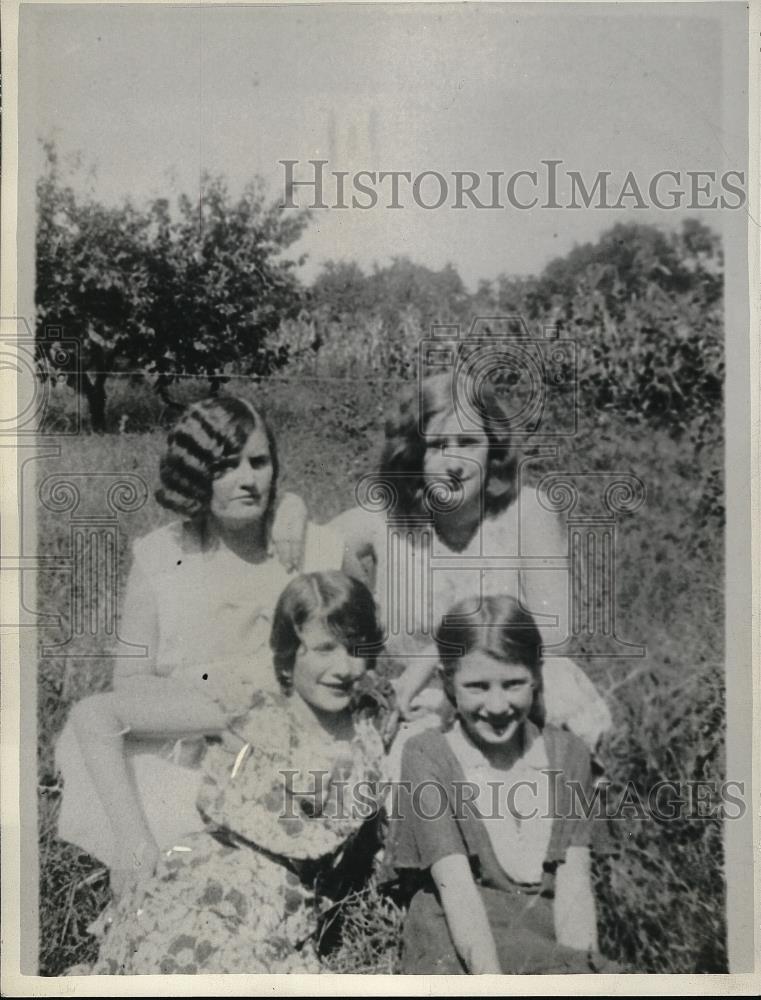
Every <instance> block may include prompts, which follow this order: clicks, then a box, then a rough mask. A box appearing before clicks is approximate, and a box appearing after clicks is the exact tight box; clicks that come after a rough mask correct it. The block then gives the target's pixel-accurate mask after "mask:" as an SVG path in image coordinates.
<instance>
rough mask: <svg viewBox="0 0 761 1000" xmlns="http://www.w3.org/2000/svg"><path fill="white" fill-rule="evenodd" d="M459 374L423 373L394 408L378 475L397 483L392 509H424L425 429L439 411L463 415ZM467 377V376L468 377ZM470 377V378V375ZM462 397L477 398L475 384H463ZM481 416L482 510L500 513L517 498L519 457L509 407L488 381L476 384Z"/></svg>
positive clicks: (404, 511) (408, 511)
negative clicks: (484, 454) (458, 393)
mask: <svg viewBox="0 0 761 1000" xmlns="http://www.w3.org/2000/svg"><path fill="white" fill-rule="evenodd" d="M455 378H456V375H451V374H447V373H444V374H440V375H429V376H427V377H425V378H424V379H423V380H422V382H421V383H420V384H419V385H418V384H417V383H416V384H415V385H414V386H411V387H409V388H408V389H407V391H406V392H405V393H404V395H403V396H402V398H401V400H400V402H399V405H398V407H397V409H396V411H395V413H394V414H393V415H392V416H391V417H390V418H389V419H388V420H387V422H386V443H385V447H384V449H383V454H382V456H381V462H380V479H381V480H383V479H384V478H387V479H388V481H389V483H391V484H393V488H394V491H395V493H396V495H397V497H398V500H397V502H396V510H395V511H394V513H396V514H401V515H414V514H417V513H426V512H427V511H426V510H425V506H424V497H425V483H424V481H423V461H424V458H425V450H426V447H427V440H428V439H427V435H426V430H427V428H428V427H430V425H431V422H432V421H433V420H435V419H437V418H438V417H440V416H447V417H452V416H454V418H455V419H459V415H458V409H459V403H458V398H456V394H455V391H454V389H455V384H454V379H455ZM466 381H467V379H466ZM470 381H471V382H472V380H470ZM459 389H460V390H461V396H460V398H462V396H470V398H471V399H473V398H474V397H475V393H474V391H473V389H474V387H473V386H472V385H471V384H470V383H469V384H468V385H464V386H459ZM476 404H477V411H478V418H479V419H480V421H481V423H482V425H483V431H482V433H483V434H485V436H486V440H487V442H488V455H487V462H486V470H485V477H484V478H485V485H484V497H483V510H484V515H485V516H486V517H488V516H489V515H493V514H498V513H500V511H503V510H505V509H506V508H507V507H509V506H510V504H512V503H513V502H514V501H515V498H516V495H517V486H516V480H517V467H518V456H517V453H516V451H515V448H514V445H513V441H512V436H511V434H510V430H509V427H508V425H507V420H506V415H505V411H504V410H503V409H502V407H501V406H500V404H499V401H498V399H497V398H496V396H495V393H494V389H493V387H492V386H491V385H490V384H489V383H484V384H482V385H479V386H478V392H477V398H476Z"/></svg>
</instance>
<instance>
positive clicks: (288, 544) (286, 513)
mask: <svg viewBox="0 0 761 1000" xmlns="http://www.w3.org/2000/svg"><path fill="white" fill-rule="evenodd" d="M306 526H307V509H306V506H305V504H304V501H303V500H302V499H301V497H298V496H296V494H295V493H286V494H285V495H284V497H283V499H282V500H281V501H280V503H279V504H278V507H277V510H276V511H275V519H274V521H273V522H272V544H273V545H274V547H275V552H276V553H277V557H278V559H279V560H280V562H281V563H282V564H283V566H284V567H285V569H287V570H288V572H289V573H291V572H293V571H294V570H297V569H300V568H301V564H302V561H303V559H304V535H305V534H306Z"/></svg>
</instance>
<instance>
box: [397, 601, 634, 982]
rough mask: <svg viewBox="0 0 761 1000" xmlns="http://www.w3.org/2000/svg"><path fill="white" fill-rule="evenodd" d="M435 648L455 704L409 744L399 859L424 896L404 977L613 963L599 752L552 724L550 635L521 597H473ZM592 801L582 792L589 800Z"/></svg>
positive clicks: (575, 969) (448, 620)
mask: <svg viewBox="0 0 761 1000" xmlns="http://www.w3.org/2000/svg"><path fill="white" fill-rule="evenodd" d="M436 643H437V648H438V652H439V657H440V661H441V672H442V677H443V683H444V690H445V692H446V694H447V697H448V698H449V699H450V700H451V702H452V704H453V705H454V709H455V718H454V720H453V723H452V724H451V725H450V727H449V728H448V730H447V731H446V732H440V731H438V730H433V729H428V730H426V731H424V732H422V733H418V734H417V735H414V736H412V737H411V738H410V739H409V740H408V741H407V742H406V744H405V746H404V749H403V752H402V764H401V778H402V784H401V786H400V788H401V795H400V799H399V803H398V810H397V815H396V819H395V820H394V823H393V836H392V846H391V854H392V858H393V865H394V867H395V868H396V869H397V871H398V872H399V874H400V876H401V877H402V881H403V882H404V883H406V884H407V885H408V887H410V888H411V890H412V892H413V893H414V895H413V896H412V900H411V903H410V907H409V911H408V915H407V918H406V921H405V926H404V931H403V949H402V962H401V969H400V972H402V973H407V974H414V975H422V974H427V975H441V974H458V973H459V974H461V973H463V972H468V973H473V974H482V973H502V974H506V975H517V974H521V973H526V974H537V973H584V972H587V973H588V972H614V971H620V970H616V969H615V968H614V966H613V965H612V963H609V962H607V961H606V960H605V959H604V958H602V957H601V956H600V955H599V954H598V953H597V948H598V944H597V925H596V917H595V904H594V895H593V891H592V883H591V875H590V872H591V866H590V849H591V848H592V847H594V848H595V849H596V850H597V851H607V850H608V839H607V831H606V828H605V826H604V823H603V820H602V818H601V816H600V815H595V813H594V810H592V811H591V812H589V813H585V812H584V808H585V807H584V806H583V805H582V803H584V802H586V803H591V802H594V794H593V793H594V779H593V776H592V765H591V757H590V753H589V750H588V749H587V747H586V746H585V745H584V744H583V743H582V741H581V740H579V739H578V738H577V737H575V736H574V735H573V734H572V733H569V732H565V731H562V730H559V729H556V728H554V727H552V726H544V727H543V723H542V715H543V713H542V710H541V688H542V656H541V647H542V640H541V636H540V633H539V629H538V628H537V626H536V623H535V621H534V619H533V617H532V616H531V614H530V613H529V612H527V611H526V610H525V609H524V608H523V607H521V605H520V604H519V603H518V601H516V600H515V599H514V598H512V597H496V596H488V597H485V598H475V599H469V600H468V599H466V600H464V601H461V602H460V603H458V604H456V605H455V606H454V607H453V608H451V609H450V610H449V612H448V613H447V615H446V617H445V619H444V621H443V622H442V623H441V625H440V627H439V629H438V631H437V635H436ZM582 796H583V798H582Z"/></svg>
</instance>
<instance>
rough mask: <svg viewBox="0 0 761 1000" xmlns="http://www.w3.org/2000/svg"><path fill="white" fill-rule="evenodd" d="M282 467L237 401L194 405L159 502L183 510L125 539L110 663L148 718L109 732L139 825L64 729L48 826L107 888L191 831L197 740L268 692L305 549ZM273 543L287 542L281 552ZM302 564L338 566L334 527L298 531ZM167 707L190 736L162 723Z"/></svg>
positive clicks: (269, 438)
mask: <svg viewBox="0 0 761 1000" xmlns="http://www.w3.org/2000/svg"><path fill="white" fill-rule="evenodd" d="M278 475H279V464H278V454H277V447H276V443H275V439H274V436H273V434H272V432H271V430H270V429H269V427H268V426H267V423H266V422H265V420H264V418H263V417H262V415H261V414H260V413H259V412H258V411H257V410H256V409H255V408H254V407H253V406H252V405H251V404H250V403H248V402H246V401H245V400H242V399H238V398H233V397H219V398H214V399H206V400H203V401H201V402H199V403H196V404H194V405H192V406H190V407H189V408H188V410H187V411H186V412H185V414H184V415H183V416H182V417H181V418H180V420H179V422H178V423H177V425H176V426H175V427H174V429H173V430H172V431H171V433H170V434H169V439H168V443H167V448H166V451H165V453H164V455H163V456H162V458H161V463H160V487H159V489H158V490H157V493H156V498H157V500H158V502H159V503H160V504H161V505H162V506H163V507H165V508H166V509H168V510H170V511H172V512H173V513H174V514H176V515H179V517H178V519H175V520H173V521H171V522H170V523H168V524H165V525H164V526H162V527H159V528H156V529H155V530H153V531H151V532H150V533H149V534H148V535H146V536H145V537H143V538H141V539H138V540H137V541H136V542H135V543H134V546H133V561H132V567H131V570H130V573H129V578H128V581H127V590H126V595H125V600H124V607H123V612H122V615H121V619H120V625H119V633H120V638H121V639H122V640H124V641H126V642H129V643H132V644H134V649H135V656H134V658H127V657H124V658H121V659H119V660H118V661H116V663H115V664H114V687H115V689H116V690H117V691H118V692H121V693H122V694H123V695H124V696H125V697H129V698H131V699H132V702H133V703H134V704H136V705H138V704H145V705H146V706H150V709H151V713H152V715H151V719H152V727H151V732H150V733H146V732H145V731H143V732H141V733H140V734H139V735H136V734H135V733H127V732H126V731H125V732H124V733H120V731H119V730H120V729H121V728H123V727H116V728H115V729H114V731H113V733H112V739H113V740H114V743H115V744H118V746H119V749H120V753H121V752H122V751H123V759H124V764H123V768H125V769H126V771H127V772H128V775H129V779H130V785H131V786H132V788H133V791H134V793H135V795H136V799H137V802H138V804H139V807H140V808H139V814H140V816H141V821H140V822H139V823H135V822H132V820H129V821H125V822H122V821H121V820H120V818H119V817H120V812H121V805H122V802H120V795H119V794H117V795H114V796H110V805H109V804H107V803H106V802H104V801H103V799H102V796H101V795H98V794H94V790H93V786H92V780H91V778H92V776H91V774H90V769H89V768H88V767H87V766H86V765H85V762H84V760H83V756H82V748H81V746H80V745H79V743H78V741H77V739H76V738H75V735H74V734H73V732H72V729H71V726H67V727H66V728H65V729H64V732H63V733H62V735H61V737H60V739H59V742H58V745H57V748H56V759H57V763H58V767H59V769H60V770H61V772H62V774H63V778H64V785H65V791H64V796H63V802H62V807H61V813H60V816H59V825H58V834H59V836H60V837H62V838H63V839H64V840H68V841H71V842H73V843H75V844H77V845H79V846H80V847H82V848H84V849H85V850H86V851H88V852H89V853H90V854H92V855H93V856H95V857H97V858H99V859H100V860H102V861H103V862H105V864H106V865H108V866H109V868H110V869H111V880H112V887H113V888H114V889H115V890H116V891H117V892H118V891H120V890H121V889H122V888H123V887H124V885H125V884H126V883H127V882H129V880H130V879H131V878H133V877H134V873H135V871H136V870H139V869H140V861H141V859H142V862H143V864H142V870H143V871H149V870H150V869H151V867H152V865H153V864H154V863H155V859H156V857H157V854H158V850H159V849H160V848H162V847H167V846H169V847H171V845H172V843H173V842H174V839H175V837H176V836H178V835H179V834H181V833H186V832H187V831H188V829H189V828H192V827H193V825H194V824H195V825H196V826H197V825H198V823H199V819H198V814H197V811H196V808H195V800H196V796H197V792H198V781H199V780H200V779H199V772H198V770H197V758H198V754H199V753H200V751H201V749H202V745H203V741H202V740H201V739H199V737H200V736H202V735H203V734H204V733H205V732H215V731H217V729H218V728H219V726H220V723H221V721H223V719H224V718H225V716H226V713H228V712H229V711H232V710H236V709H238V708H239V707H240V706H242V705H247V704H248V703H249V702H250V699H251V696H252V694H253V693H255V692H257V691H263V690H275V689H276V687H277V684H276V681H275V678H274V676H273V674H272V670H271V662H270V657H269V650H268V640H269V631H270V627H271V624H272V616H273V612H274V608H275V603H276V601H277V597H278V595H279V594H280V592H281V591H282V589H283V588H284V587H285V585H286V584H287V583H288V581H289V579H290V578H291V577H292V575H293V565H292V562H291V561H289V560H292V559H293V555H294V552H293V550H294V549H295V550H298V549H300V548H301V546H302V538H301V535H302V528H303V510H304V509H303V504H302V503H301V501H300V500H299V499H298V498H297V497H293V496H291V497H290V498H288V499H287V500H284V501H282V502H281V504H280V505H279V506H278V504H277V485H278ZM284 507H287V508H288V509H287V510H285V511H284V510H283V508H284ZM289 537H290V538H291V541H290V542H289V541H288V539H289ZM278 539H279V541H280V546H281V549H282V548H283V541H284V540H285V542H286V544H285V548H286V549H288V550H289V551H288V552H287V553H285V554H283V553H281V557H280V558H278V556H277V555H276V547H277V544H278ZM297 554H298V553H297ZM303 560H304V568H305V569H317V568H320V569H333V568H335V569H337V568H340V565H341V560H342V552H341V546H340V543H339V541H338V539H337V538H336V537H335V536H334V535H333V533H332V532H331V531H330V529H326V528H317V527H316V526H314V525H307V527H306V534H305V537H304V539H303ZM286 563H287V565H286ZM177 710H180V711H183V710H184V711H185V712H186V714H187V718H188V733H189V734H190V736H192V737H194V738H185V739H182V740H179V739H178V738H177V737H176V734H175V733H174V731H173V729H172V728H171V727H170V726H169V725H168V723H167V724H166V725H165V723H164V719H165V718H166V719H167V720H168V718H169V717H170V715H171V714H172V713H174V712H176V711H177ZM125 736H126V738H125ZM186 736H187V734H186ZM149 737H150V738H149ZM96 766H97V765H96ZM122 785H123V782H121V781H119V780H118V779H117V778H115V784H114V787H116V788H120V787H122ZM122 799H123V796H122ZM114 810H115V812H114ZM128 812H130V810H128ZM132 813H134V810H132V811H131V814H132Z"/></svg>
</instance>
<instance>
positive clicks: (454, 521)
mask: <svg viewBox="0 0 761 1000" xmlns="http://www.w3.org/2000/svg"><path fill="white" fill-rule="evenodd" d="M461 383H462V380H460V382H458V383H457V384H455V383H454V381H453V376H452V375H451V374H447V373H443V374H440V375H431V376H427V377H426V378H424V379H423V380H422V381H421V382H420V384H419V386H418V385H415V386H413V387H412V388H411V389H410V390H408V391H406V392H405V393H404V394H403V395H402V398H401V399H400V401H399V404H398V407H397V408H396V409H395V411H394V413H393V414H392V416H391V417H390V418H389V420H388V422H387V424H386V438H385V444H384V448H383V454H382V457H381V461H380V468H379V471H378V474H377V476H375V477H373V485H372V486H371V487H370V489H369V490H368V491H367V495H366V496H365V497H364V499H363V502H362V503H361V504H360V505H358V506H357V507H355V508H354V509H353V510H349V511H346V512H344V513H343V514H341V515H339V516H338V517H337V518H336V519H335V520H334V521H333V522H331V526H332V527H334V528H335V529H336V531H337V532H338V533H339V534H340V535H341V536H342V537H343V539H344V541H345V544H346V552H347V558H346V560H345V562H344V567H345V568H346V569H348V570H349V571H350V572H353V573H355V574H356V575H358V576H360V578H361V579H364V580H365V581H366V582H367V583H368V584H369V585H370V586H371V588H372V589H373V590H374V593H375V595H376V600H377V601H378V605H379V609H380V615H381V620H382V621H383V622H384V624H385V626H386V655H388V656H393V657H394V658H395V659H396V660H397V662H398V663H399V664H400V665H401V667H402V668H403V669H402V673H401V676H400V677H399V679H398V681H397V691H398V696H399V703H400V708H401V711H402V713H403V714H404V715H405V716H406V717H408V718H414V716H415V713H416V699H417V700H418V701H417V703H418V704H419V703H420V701H422V698H420V692H421V691H423V690H424V689H425V688H426V685H428V684H429V681H430V680H431V677H432V676H433V675H434V673H435V669H436V665H437V662H438V654H437V651H436V647H435V644H434V642H433V631H434V628H435V626H436V625H437V624H438V622H439V621H441V618H442V615H443V614H444V613H445V612H446V611H447V609H448V608H450V607H451V606H452V605H453V604H455V603H456V602H457V601H459V600H462V599H464V598H468V597H471V596H472V595H476V594H481V595H483V596H484V597H486V596H487V595H500V596H511V597H515V598H516V599H519V600H520V601H521V603H522V604H523V606H524V607H526V608H528V609H529V610H530V611H531V612H532V614H533V615H534V616H535V618H536V620H537V625H538V627H539V629H540V631H541V633H542V641H543V643H544V645H545V649H550V648H551V647H552V646H553V645H555V646H557V645H559V644H561V643H563V642H564V641H565V640H566V639H567V638H568V634H569V615H568V607H569V578H568V572H567V570H564V569H558V568H557V561H558V560H559V559H563V558H565V557H567V554H568V541H567V533H566V531H565V528H564V527H563V525H562V524H561V523H560V521H559V520H558V517H557V515H556V514H554V513H552V512H550V510H548V508H547V506H545V505H544V504H543V503H542V497H541V496H540V495H539V494H538V493H537V491H536V489H533V488H530V487H527V486H524V487H523V488H520V486H519V482H518V452H517V450H516V447H515V442H514V438H513V435H512V433H511V429H510V425H509V421H508V419H507V417H506V414H505V411H504V408H503V406H502V404H501V402H500V400H499V399H498V398H497V396H496V393H495V390H494V387H493V386H492V385H490V384H489V382H488V381H487V382H483V383H479V384H478V385H476V384H475V383H474V382H473V381H472V380H468V379H465V381H464V383H463V384H461ZM455 389H457V393H458V394H459V395H457V398H455V396H456V393H455ZM462 397H467V398H469V399H471V400H472V401H473V406H472V407H471V411H472V412H471V413H470V414H469V416H468V418H467V419H465V416H464V414H463V412H462V406H461V405H460V403H459V400H460V399H461V398H462ZM379 497H382V498H383V499H384V500H386V501H387V502H386V503H385V504H384V505H383V504H378V503H377V502H376V501H377V500H378V498H379ZM381 506H382V507H383V509H378V508H379V507H381ZM500 561H501V562H502V566H500V565H499V563H500ZM425 694H426V695H427V702H428V704H435V703H436V698H437V693H436V692H435V691H431V690H430V689H429V690H428V691H427V692H425ZM438 695H439V696H440V692H438ZM439 701H440V697H439ZM544 701H545V705H544V710H545V713H546V717H547V720H548V721H549V722H553V723H555V724H556V725H558V726H562V727H565V728H568V729H570V730H572V731H573V732H574V733H576V734H577V735H578V736H579V737H580V738H581V739H583V740H584V742H585V743H586V744H587V746H588V747H589V748H590V749H592V750H594V749H595V747H596V746H597V744H598V742H599V740H600V737H601V736H602V734H603V733H605V732H606V731H607V730H608V729H609V727H610V724H611V718H610V712H609V710H608V707H607V705H606V704H605V701H604V700H603V698H602V697H601V696H600V695H599V694H598V692H597V691H596V689H595V687H594V686H593V684H592V683H591V682H590V680H589V679H588V677H587V676H586V674H585V673H584V671H583V670H582V669H581V668H580V667H579V666H578V665H577V664H576V663H575V662H574V661H573V660H570V659H568V658H567V657H559V656H555V657H548V658H547V662H546V665H545V685H544Z"/></svg>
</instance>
